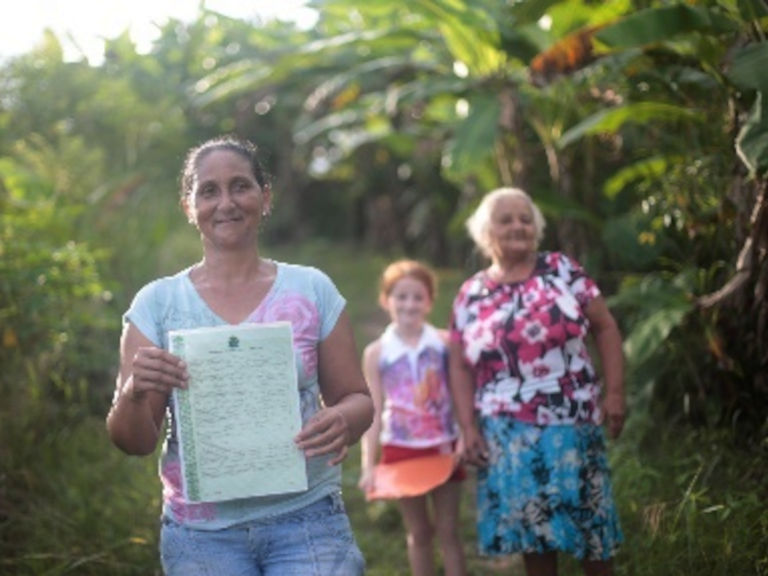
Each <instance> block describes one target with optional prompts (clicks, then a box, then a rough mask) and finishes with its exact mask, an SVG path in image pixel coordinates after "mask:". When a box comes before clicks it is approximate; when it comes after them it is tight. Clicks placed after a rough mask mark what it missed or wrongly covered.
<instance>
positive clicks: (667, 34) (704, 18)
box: [595, 4, 739, 50]
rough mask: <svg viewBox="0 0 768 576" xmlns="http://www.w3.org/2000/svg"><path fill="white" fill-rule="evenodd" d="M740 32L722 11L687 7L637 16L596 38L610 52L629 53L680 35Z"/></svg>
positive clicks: (658, 10) (669, 8) (657, 10)
mask: <svg viewBox="0 0 768 576" xmlns="http://www.w3.org/2000/svg"><path fill="white" fill-rule="evenodd" d="M738 29H739V27H738V25H737V24H736V23H735V22H733V21H732V20H729V19H728V18H726V17H725V16H724V14H723V13H722V12H720V11H719V10H710V9H708V8H701V7H696V6H688V5H686V4H674V5H672V6H660V7H658V8H649V9H647V10H641V11H639V12H635V13H634V14H631V15H629V16H627V17H626V18H623V19H622V20H620V21H619V22H617V23H615V24H612V25H610V26H606V27H605V28H604V29H603V30H601V31H600V32H598V33H597V34H596V36H595V37H596V38H597V40H598V41H599V42H601V43H603V44H605V45H607V46H608V47H609V48H613V49H622V50H626V49H628V48H638V47H642V46H648V45H650V44H657V43H659V42H664V41H666V40H670V39H671V38H672V37H674V36H678V35H680V34H689V33H694V32H695V33H698V34H714V35H719V34H725V33H728V32H734V31H737V30H738Z"/></svg>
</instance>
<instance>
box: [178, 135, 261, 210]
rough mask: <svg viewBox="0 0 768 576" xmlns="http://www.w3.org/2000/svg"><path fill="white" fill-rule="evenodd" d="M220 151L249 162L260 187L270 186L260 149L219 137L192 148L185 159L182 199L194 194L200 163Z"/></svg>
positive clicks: (244, 142)
mask: <svg viewBox="0 0 768 576" xmlns="http://www.w3.org/2000/svg"><path fill="white" fill-rule="evenodd" d="M219 150H226V151H228V152H234V153H235V154H237V155H239V156H241V157H242V158H243V159H245V160H247V161H248V164H250V166H251V170H252V172H253V177H254V178H255V179H256V182H258V184H259V186H261V187H262V188H265V187H267V186H268V185H269V182H268V179H267V174H266V172H265V171H264V167H263V166H262V164H261V160H260V158H259V149H258V148H257V147H256V145H255V144H253V143H251V142H249V141H248V140H243V139H241V138H238V137H237V136H219V137H216V138H212V139H210V140H207V141H205V142H203V143H202V144H200V145H199V146H195V147H194V148H191V149H190V150H189V152H187V157H186V158H185V159H184V165H183V166H182V168H181V176H180V178H179V180H180V183H181V190H180V194H181V198H182V200H183V199H184V197H185V196H187V195H189V194H191V193H192V186H194V183H195V174H196V173H197V168H198V166H199V165H200V161H201V160H202V159H203V158H205V157H206V156H207V155H208V154H210V153H211V152H216V151H219Z"/></svg>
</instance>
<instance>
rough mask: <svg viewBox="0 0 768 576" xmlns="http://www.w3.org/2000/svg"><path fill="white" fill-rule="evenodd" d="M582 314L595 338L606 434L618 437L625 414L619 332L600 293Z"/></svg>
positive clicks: (622, 359)
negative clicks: (600, 370) (601, 380)
mask: <svg viewBox="0 0 768 576" xmlns="http://www.w3.org/2000/svg"><path fill="white" fill-rule="evenodd" d="M585 314H586V317H587V319H588V320H589V323H590V330H591V332H592V336H593V337H594V339H595V345H596V346H597V353H598V354H599V356H600V365H601V367H602V372H603V382H604V385H605V393H604V399H603V417H604V419H605V423H606V425H607V427H608V435H609V436H610V437H611V438H618V437H619V435H620V434H621V430H622V429H623V428H624V417H625V402H624V351H623V349H622V339H621V332H620V331H619V327H618V325H617V324H616V320H615V318H614V317H613V314H611V311H610V310H609V309H608V305H607V304H606V303H605V299H604V298H603V297H602V296H599V297H597V298H595V299H594V300H593V301H592V302H590V304H589V306H587V309H586V311H585Z"/></svg>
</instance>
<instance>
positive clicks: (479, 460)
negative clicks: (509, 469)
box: [457, 426, 489, 468]
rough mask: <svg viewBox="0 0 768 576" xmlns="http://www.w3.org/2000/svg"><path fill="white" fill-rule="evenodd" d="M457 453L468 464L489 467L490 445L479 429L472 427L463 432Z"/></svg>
mask: <svg viewBox="0 0 768 576" xmlns="http://www.w3.org/2000/svg"><path fill="white" fill-rule="evenodd" d="M457 451H458V452H459V453H460V454H461V457H462V459H463V460H464V462H466V463H467V464H472V465H474V466H479V467H480V468H485V467H486V466H488V457H489V451H488V444H486V443H485V438H483V435H482V434H481V433H480V431H479V430H478V429H477V427H476V426H472V427H470V428H467V429H465V430H463V431H462V434H461V437H460V438H459V441H458V443H457Z"/></svg>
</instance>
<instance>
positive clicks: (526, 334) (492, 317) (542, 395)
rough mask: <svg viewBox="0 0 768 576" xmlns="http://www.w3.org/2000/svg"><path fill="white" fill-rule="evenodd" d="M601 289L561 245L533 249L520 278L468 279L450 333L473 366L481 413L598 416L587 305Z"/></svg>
mask: <svg viewBox="0 0 768 576" xmlns="http://www.w3.org/2000/svg"><path fill="white" fill-rule="evenodd" d="M599 295H600V291H599V289H598V287H597V285H596V284H595V282H594V281H593V280H592V279H591V278H589V277H588V276H587V275H586V273H585V271H584V270H583V269H582V268H581V266H579V264H578V263H577V262H576V261H574V260H573V259H571V258H569V257H568V256H566V255H565V254H562V253H559V252H542V253H540V254H538V256H537V261H536V265H535V268H534V270H533V272H532V274H531V276H530V277H529V278H528V279H526V280H523V281H520V282H513V283H498V282H495V281H493V280H491V278H490V277H489V276H488V274H487V272H486V271H485V270H483V271H480V272H478V273H477V274H475V275H474V276H472V277H471V278H469V279H468V280H466V281H465V282H464V284H463V285H462V286H461V288H460V289H459V293H458V295H457V296H456V299H455V300H454V303H453V312H452V315H451V325H450V331H451V332H450V334H451V339H452V341H454V342H460V343H461V345H462V347H463V350H464V359H465V361H466V362H467V364H468V365H469V366H470V367H471V368H472V370H473V373H474V376H475V384H476V386H477V389H476V392H475V407H476V409H477V410H478V411H479V412H480V414H482V415H484V416H490V415H497V414H509V415H511V416H513V417H514V418H515V419H517V420H520V421H522V422H526V423H530V424H577V423H586V422H596V421H597V420H598V418H599V403H598V399H599V396H600V384H599V381H598V379H597V376H596V374H595V370H594V367H593V365H592V361H591V359H590V357H589V353H588V351H587V347H586V343H585V338H586V335H587V332H588V330H589V322H588V321H587V319H586V317H585V315H584V309H585V308H586V307H587V306H588V305H589V303H590V302H591V301H592V300H593V299H594V298H596V297H597V296H599Z"/></svg>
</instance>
